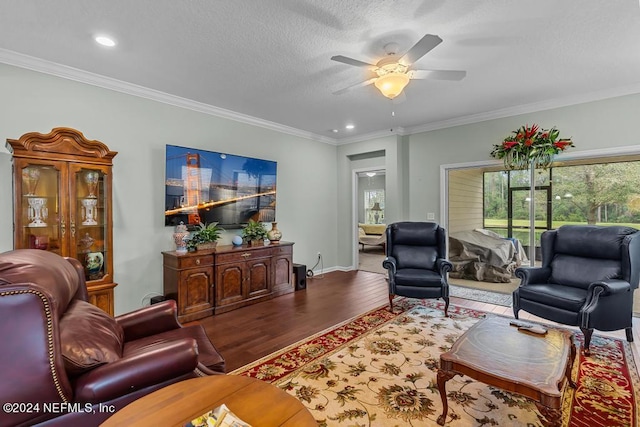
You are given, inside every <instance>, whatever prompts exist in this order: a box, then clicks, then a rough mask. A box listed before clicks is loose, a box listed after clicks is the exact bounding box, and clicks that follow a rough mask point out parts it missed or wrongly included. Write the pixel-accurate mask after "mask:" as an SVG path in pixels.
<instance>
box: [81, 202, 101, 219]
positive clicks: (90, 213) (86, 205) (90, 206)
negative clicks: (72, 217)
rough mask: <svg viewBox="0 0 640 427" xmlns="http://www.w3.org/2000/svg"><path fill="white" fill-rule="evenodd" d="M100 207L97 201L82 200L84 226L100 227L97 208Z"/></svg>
mask: <svg viewBox="0 0 640 427" xmlns="http://www.w3.org/2000/svg"><path fill="white" fill-rule="evenodd" d="M97 205H98V200H97V199H82V214H83V215H82V217H83V218H84V221H82V225H98V221H96V219H95V218H96V216H97V215H96V213H97V212H96V211H97V208H96V206H97Z"/></svg>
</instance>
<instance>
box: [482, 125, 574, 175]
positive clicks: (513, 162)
mask: <svg viewBox="0 0 640 427" xmlns="http://www.w3.org/2000/svg"><path fill="white" fill-rule="evenodd" d="M512 134H513V135H510V136H508V137H506V138H505V139H504V141H502V143H501V144H498V145H494V146H493V151H491V157H494V158H496V159H502V160H503V161H504V166H505V167H506V168H507V169H527V168H529V166H531V164H533V166H534V167H536V168H543V169H546V168H548V167H549V165H551V162H552V161H553V157H554V156H555V155H556V154H559V153H560V152H562V151H564V150H566V149H567V148H569V147H573V146H574V145H573V142H572V141H571V139H570V138H560V131H559V130H558V129H556V128H555V127H553V128H551V129H540V127H539V126H538V125H536V124H533V125H531V126H529V125H524V126H522V127H520V128H519V129H517V130H514V131H513V132H512Z"/></svg>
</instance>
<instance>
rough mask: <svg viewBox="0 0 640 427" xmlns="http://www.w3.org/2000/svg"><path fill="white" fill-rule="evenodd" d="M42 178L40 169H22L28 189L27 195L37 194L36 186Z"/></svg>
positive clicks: (23, 179)
mask: <svg viewBox="0 0 640 427" xmlns="http://www.w3.org/2000/svg"><path fill="white" fill-rule="evenodd" d="M39 179H40V171H39V170H38V169H36V168H24V169H23V170H22V181H23V182H24V186H25V187H26V189H27V194H26V195H27V196H35V195H36V187H37V186H38V180H39Z"/></svg>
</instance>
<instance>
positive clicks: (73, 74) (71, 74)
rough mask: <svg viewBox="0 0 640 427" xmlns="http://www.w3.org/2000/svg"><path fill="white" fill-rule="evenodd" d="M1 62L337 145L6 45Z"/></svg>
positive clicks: (322, 137)
mask: <svg viewBox="0 0 640 427" xmlns="http://www.w3.org/2000/svg"><path fill="white" fill-rule="evenodd" d="M0 62H1V63H4V64H8V65H13V66H15V67H20V68H26V69H29V70H32V71H37V72H40V73H44V74H49V75H52V76H56V77H61V78H64V79H67V80H73V81H76V82H79V83H85V84H89V85H92V86H97V87H101V88H103V89H109V90H113V91H116V92H121V93H124V94H127V95H133V96H137V97H139V98H145V99H149V100H151V101H157V102H161V103H163V104H169V105H173V106H175V107H180V108H185V109H188V110H192V111H196V112H199V113H204V114H208V115H211V116H216V117H221V118H225V119H229V120H234V121H236V122H241V123H246V124H249V125H253V126H258V127H261V128H264V129H269V130H273V131H276V132H281V133H285V134H288V135H293V136H297V137H300V138H305V139H310V140H313V141H318V142H324V143H326V144H331V145H336V140H335V139H334V138H329V137H326V136H323V135H317V134H314V133H312V132H306V131H303V130H300V129H296V128H293V127H290V126H285V125H282V124H279V123H275V122H271V121H268V120H263V119H259V118H257V117H253V116H249V115H246V114H241V113H237V112H235V111H231V110H226V109H224V108H219V107H215V106H213V105H209V104H205V103H202V102H197V101H193V100H190V99H187V98H182V97H180V96H175V95H171V94H168V93H165V92H160V91H158V90H154V89H150V88H147V87H144V86H140V85H136V84H133V83H127V82H124V81H122V80H117V79H113V78H110V77H106V76H103V75H100V74H95V73H91V72H88V71H84V70H80V69H78V68H74V67H69V66H66V65H62V64H58V63H55V62H51V61H46V60H44V59H40V58H36V57H33V56H29V55H24V54H21V53H17V52H14V51H11V50H7V49H1V48H0Z"/></svg>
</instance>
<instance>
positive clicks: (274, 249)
mask: <svg viewBox="0 0 640 427" xmlns="http://www.w3.org/2000/svg"><path fill="white" fill-rule="evenodd" d="M162 255H163V257H164V295H165V296H166V297H167V298H169V299H174V300H175V301H176V303H177V305H178V320H180V321H181V322H190V321H192V320H197V319H201V318H203V317H207V316H211V315H212V314H214V313H216V314H218V313H224V312H226V311H231V310H234V309H236V308H240V307H243V306H245V305H249V304H255V303H257V302H260V301H264V300H267V299H271V298H273V297H276V296H278V295H283V294H286V293H289V292H293V291H294V286H293V243H291V242H280V243H276V244H268V245H264V246H246V245H242V246H218V247H217V248H215V249H213V250H207V251H196V252H189V253H186V254H177V253H176V252H175V251H171V252H163V253H162Z"/></svg>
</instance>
